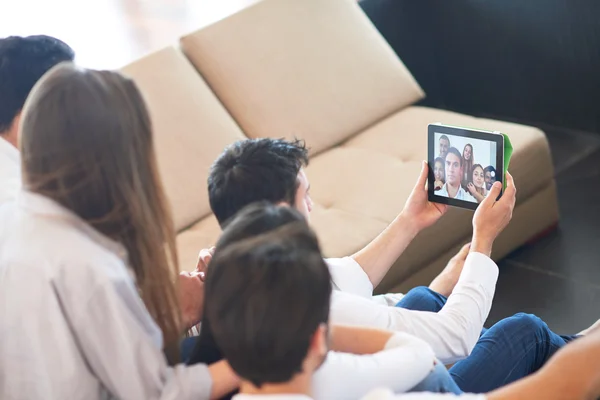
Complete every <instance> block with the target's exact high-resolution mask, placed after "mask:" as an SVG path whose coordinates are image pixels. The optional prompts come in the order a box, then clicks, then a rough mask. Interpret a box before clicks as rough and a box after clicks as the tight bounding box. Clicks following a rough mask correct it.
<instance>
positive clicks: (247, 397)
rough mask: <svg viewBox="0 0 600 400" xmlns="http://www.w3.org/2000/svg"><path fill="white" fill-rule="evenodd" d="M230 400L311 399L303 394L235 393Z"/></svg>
mask: <svg viewBox="0 0 600 400" xmlns="http://www.w3.org/2000/svg"><path fill="white" fill-rule="evenodd" d="M232 400H312V399H311V398H310V397H308V396H306V395H304V394H289V393H288V394H241V393H240V394H236V395H235V396H233V398H232Z"/></svg>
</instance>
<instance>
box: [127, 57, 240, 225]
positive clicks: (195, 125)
mask: <svg viewBox="0 0 600 400" xmlns="http://www.w3.org/2000/svg"><path fill="white" fill-rule="evenodd" d="M122 71H123V72H124V73H125V74H126V75H128V76H130V77H131V78H132V79H133V80H134V81H135V82H136V84H137V85H138V87H139V88H140V90H141V92H142V94H143V96H144V98H145V100H146V103H147V104H148V108H149V110H150V115H151V119H152V124H153V126H154V141H155V144H154V147H155V150H156V156H157V159H158V167H159V170H160V174H161V177H162V180H163V184H164V186H165V190H166V193H167V196H168V198H169V201H170V203H171V207H172V209H173V218H174V221H175V226H176V228H177V229H178V230H181V229H183V228H185V227H188V226H190V225H192V224H193V223H194V222H196V221H198V220H199V219H201V218H202V217H205V216H207V215H209V214H210V213H211V210H210V206H209V203H208V192H207V189H206V179H207V177H208V170H209V167H210V165H211V164H212V163H213V161H214V160H215V158H216V157H217V156H218V155H219V154H220V153H221V151H223V148H224V147H225V146H226V145H228V144H230V143H233V142H235V141H237V140H241V139H244V138H245V137H244V135H243V134H242V132H241V130H240V129H239V128H238V126H237V125H236V123H235V121H234V120H233V118H231V116H230V115H229V114H228V113H227V111H226V110H225V109H224V108H223V105H222V104H221V103H220V102H219V100H217V98H216V97H215V95H214V93H213V92H212V91H211V90H210V88H209V87H208V86H207V85H206V83H205V82H204V80H203V79H202V77H201V76H200V75H198V73H197V72H196V70H195V69H194V67H193V66H192V64H190V62H189V61H188V60H187V59H186V58H185V56H184V55H183V54H182V53H181V51H179V50H178V49H176V48H174V47H168V48H165V49H163V50H160V51H157V52H155V53H153V54H150V55H148V56H146V57H144V58H142V59H140V60H138V61H136V62H134V63H132V64H130V65H128V66H126V67H124V68H123V69H122Z"/></svg>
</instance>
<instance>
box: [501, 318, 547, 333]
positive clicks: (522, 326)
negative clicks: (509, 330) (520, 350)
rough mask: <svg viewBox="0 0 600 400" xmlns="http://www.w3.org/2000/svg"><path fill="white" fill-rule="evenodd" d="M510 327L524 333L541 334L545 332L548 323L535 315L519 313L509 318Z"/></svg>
mask: <svg viewBox="0 0 600 400" xmlns="http://www.w3.org/2000/svg"><path fill="white" fill-rule="evenodd" d="M509 320H510V326H512V327H513V328H514V329H517V330H519V331H522V332H529V333H534V334H540V333H543V332H545V330H546V327H547V326H546V323H545V322H544V321H542V320H541V319H540V318H539V317H537V316H536V315H533V314H526V313H518V314H515V315H513V316H512V317H510V318H509Z"/></svg>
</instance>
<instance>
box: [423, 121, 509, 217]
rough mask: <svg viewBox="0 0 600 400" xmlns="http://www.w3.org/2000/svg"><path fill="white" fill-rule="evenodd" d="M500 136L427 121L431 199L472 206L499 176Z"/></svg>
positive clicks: (500, 166) (485, 194)
mask: <svg viewBox="0 0 600 400" xmlns="http://www.w3.org/2000/svg"><path fill="white" fill-rule="evenodd" d="M432 127H433V129H432ZM501 138H502V136H501V135H499V134H494V133H488V132H480V131H469V130H466V129H462V128H453V127H446V126H443V127H442V126H436V125H430V132H429V153H430V154H429V165H430V180H429V184H430V185H429V188H430V190H429V194H430V196H429V197H430V201H436V202H439V203H444V204H450V205H455V206H459V207H461V206H462V207H465V208H470V209H475V208H476V207H477V205H478V204H479V203H481V202H482V201H483V199H484V198H485V197H487V194H488V193H489V191H490V189H491V187H492V185H493V184H494V182H496V181H497V180H499V181H501V180H502V168H503V167H502V163H503V161H502V155H501V153H502V152H503V149H502V148H501V145H502V139H501ZM499 149H500V150H501V151H500V152H499V151H498V150H499ZM498 171H499V172H498ZM432 186H433V187H432ZM432 189H433V190H432Z"/></svg>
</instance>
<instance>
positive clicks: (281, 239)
mask: <svg viewBox="0 0 600 400" xmlns="http://www.w3.org/2000/svg"><path fill="white" fill-rule="evenodd" d="M330 279H331V278H330V275H329V272H328V269H327V266H326V265H325V263H324V262H323V259H322V256H321V253H320V250H319V246H318V242H317V240H316V237H315V236H314V234H313V233H312V232H311V231H310V229H308V227H307V225H306V224H304V223H301V222H291V223H288V224H287V225H284V226H282V227H280V228H278V229H275V230H273V231H271V232H269V233H266V234H262V235H258V236H255V237H252V238H249V239H245V240H241V241H237V242H234V243H233V244H229V245H228V246H223V247H218V248H217V252H216V254H215V256H214V259H213V260H212V263H211V269H210V273H209V274H208V277H207V282H206V296H207V303H206V304H207V306H206V317H207V319H208V320H210V321H211V326H212V331H213V332H214V337H215V339H216V342H217V344H218V345H219V347H220V349H221V350H222V351H223V353H224V356H225V358H226V359H227V360H228V361H229V364H230V365H231V367H232V368H233V370H234V371H235V372H236V374H238V375H239V376H240V378H241V380H242V382H241V386H240V394H239V395H236V396H235V397H234V399H235V400H265V399H269V400H282V399H286V400H307V399H311V398H316V396H315V392H316V391H318V390H315V384H316V382H315V374H316V373H317V371H319V372H320V370H321V369H323V368H326V367H325V366H323V367H321V366H322V365H323V364H324V362H325V360H326V359H327V358H328V351H329V349H330V348H331V347H332V346H331V343H332V341H331V335H330V330H333V329H335V327H332V328H330V326H329V307H330V305H329V304H330V300H331V299H330V295H331V283H330ZM374 334H375V335H380V338H378V339H377V340H378V341H380V342H385V344H384V345H383V346H381V345H379V346H378V347H379V351H380V352H379V353H378V354H379V355H384V356H387V357H385V360H386V362H385V363H384V364H382V365H381V366H380V367H381V371H380V372H381V373H382V374H386V373H389V371H393V370H394V367H395V365H397V366H402V365H404V364H406V363H407V362H410V361H411V360H407V359H406V357H402V356H400V353H398V354H395V352H396V351H398V349H401V348H402V345H403V341H402V338H400V337H398V336H395V335H392V334H388V335H387V336H385V335H382V334H381V332H378V331H374ZM396 335H397V334H396ZM586 352H591V356H590V357H588V354H586ZM386 353H387V354H386ZM428 357H430V356H428V355H424V357H422V359H423V360H424V361H425V363H423V365H424V366H425V367H427V364H428V363H430V358H428ZM417 358H419V357H418V356H417ZM598 359H600V334H598V333H597V332H596V333H593V334H592V335H591V336H590V337H588V338H585V339H582V340H580V341H579V343H577V344H574V345H572V346H568V347H567V348H565V349H564V350H562V351H561V352H559V354H558V355H557V356H556V357H555V358H554V359H553V360H551V361H550V362H549V363H548V365H547V366H545V367H544V368H543V369H542V370H541V371H540V372H538V373H537V374H535V375H533V376H531V377H529V378H526V379H524V380H522V381H520V382H519V383H516V384H513V385H510V386H508V387H506V388H503V389H500V390H498V391H495V392H493V393H490V394H489V395H488V396H485V395H468V394H462V395H460V396H455V395H449V394H446V395H441V394H433V393H420V394H406V395H398V396H396V395H394V394H393V392H392V391H390V390H377V391H375V392H372V393H371V394H370V395H367V396H366V397H364V399H365V400H366V399H369V400H384V399H386V400H393V399H398V400H400V399H402V400H417V399H421V400H436V399H444V398H464V399H465V400H466V399H473V400H475V399H477V400H485V399H487V400H516V399H521V398H534V397H536V398H537V397H543V398H545V399H588V398H593V397H592V396H594V395H595V396H597V395H598V394H600V373H598V372H597V371H598V367H599V366H600V362H599V361H598ZM328 361H329V360H328ZM413 362H414V360H413ZM416 365H417V363H415V369H419V368H418V367H417V366H416ZM359 373H360V371H359ZM421 374H422V372H421ZM341 377H343V375H342V376H341ZM346 378H347V380H346V382H347V384H348V385H352V383H353V380H354V377H352V376H346ZM398 378H399V379H402V378H405V377H403V375H402V374H398ZM358 379H360V378H358ZM328 384H329V385H339V384H340V382H339V381H336V380H331V379H330V380H329V381H328ZM355 396H356V397H354V398H356V399H358V398H359V397H361V396H362V395H361V394H360V393H355ZM323 398H328V399H329V398H335V399H336V400H339V399H342V398H347V397H323Z"/></svg>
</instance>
